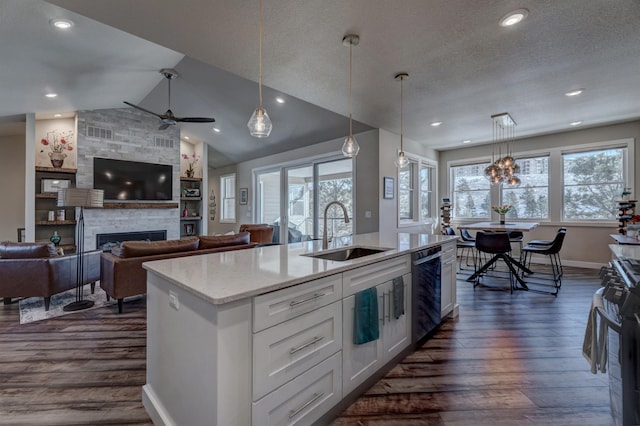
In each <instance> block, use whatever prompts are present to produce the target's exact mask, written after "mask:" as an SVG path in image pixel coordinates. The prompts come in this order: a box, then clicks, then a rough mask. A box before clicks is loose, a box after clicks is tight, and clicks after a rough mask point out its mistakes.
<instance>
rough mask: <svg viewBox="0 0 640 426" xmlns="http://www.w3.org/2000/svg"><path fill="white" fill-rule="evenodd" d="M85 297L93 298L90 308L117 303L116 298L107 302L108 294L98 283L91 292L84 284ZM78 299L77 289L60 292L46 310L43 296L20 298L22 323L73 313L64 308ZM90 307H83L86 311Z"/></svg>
mask: <svg viewBox="0 0 640 426" xmlns="http://www.w3.org/2000/svg"><path fill="white" fill-rule="evenodd" d="M84 287H85V288H84V298H85V299H86V300H93V301H94V303H95V304H94V305H93V306H92V307H91V308H89V309H95V308H101V307H103V306H108V305H113V304H114V303H116V300H115V299H111V300H110V301H108V302H107V294H106V293H105V292H104V290H102V289H101V288H100V287H99V286H97V285H96V292H95V293H94V294H91V287H90V286H88V285H86V286H84ZM74 300H76V290H75V289H72V290H68V291H65V292H64V293H58V294H55V295H53V296H51V305H50V306H49V310H48V311H45V310H44V298H42V297H29V298H26V299H22V300H20V324H27V323H29V322H33V321H41V320H44V319H49V318H55V317H57V316H60V315H67V314H73V313H74V312H65V311H63V310H62V308H63V307H64V306H65V305H67V304H69V303H71V302H73V301H74ZM87 310H88V309H83V310H82V311H75V312H84V311H87Z"/></svg>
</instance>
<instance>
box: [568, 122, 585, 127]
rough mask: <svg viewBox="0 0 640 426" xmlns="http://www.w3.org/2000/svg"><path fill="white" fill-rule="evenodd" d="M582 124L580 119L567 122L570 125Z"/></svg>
mask: <svg viewBox="0 0 640 426" xmlns="http://www.w3.org/2000/svg"><path fill="white" fill-rule="evenodd" d="M581 124H582V121H572V122H571V123H569V125H571V126H579V125H581Z"/></svg>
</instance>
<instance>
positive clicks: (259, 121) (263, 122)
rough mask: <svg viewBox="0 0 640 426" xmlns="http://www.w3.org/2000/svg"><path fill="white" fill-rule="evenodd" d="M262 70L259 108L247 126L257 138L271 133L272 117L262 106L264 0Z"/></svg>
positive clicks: (259, 84) (259, 80)
mask: <svg viewBox="0 0 640 426" xmlns="http://www.w3.org/2000/svg"><path fill="white" fill-rule="evenodd" d="M259 34H260V35H259V40H260V48H259V51H260V71H259V77H258V108H256V110H255V111H253V114H252V115H251V118H250V119H249V122H248V123H247V127H248V128H249V133H251V136H254V137H256V138H266V137H267V136H269V134H270V133H271V128H272V127H273V126H272V125H271V119H270V118H269V115H268V114H267V111H266V110H265V109H264V108H263V107H262V0H260V31H259Z"/></svg>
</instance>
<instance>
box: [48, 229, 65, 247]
mask: <svg viewBox="0 0 640 426" xmlns="http://www.w3.org/2000/svg"><path fill="white" fill-rule="evenodd" d="M60 240H62V237H61V236H60V235H59V234H58V231H53V235H52V236H51V237H49V241H51V242H52V243H53V245H54V246H56V247H57V246H58V245H59V244H60Z"/></svg>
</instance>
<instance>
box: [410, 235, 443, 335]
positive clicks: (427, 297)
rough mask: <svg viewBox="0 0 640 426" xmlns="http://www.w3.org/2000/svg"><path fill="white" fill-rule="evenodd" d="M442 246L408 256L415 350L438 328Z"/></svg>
mask: <svg viewBox="0 0 640 426" xmlns="http://www.w3.org/2000/svg"><path fill="white" fill-rule="evenodd" d="M441 250H442V249H441V247H440V246H436V247H431V248H427V249H423V250H418V251H416V252H414V253H413V254H412V255H411V277H412V279H411V284H412V286H411V287H412V298H411V300H412V305H411V306H412V311H411V312H412V315H413V336H412V337H413V339H412V340H413V343H414V345H415V346H416V347H417V346H419V345H420V344H422V343H423V342H424V340H426V337H427V336H428V335H429V333H431V332H432V331H433V330H434V329H435V328H436V327H437V326H438V325H440V320H441V318H440V286H441V265H440V254H441Z"/></svg>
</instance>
